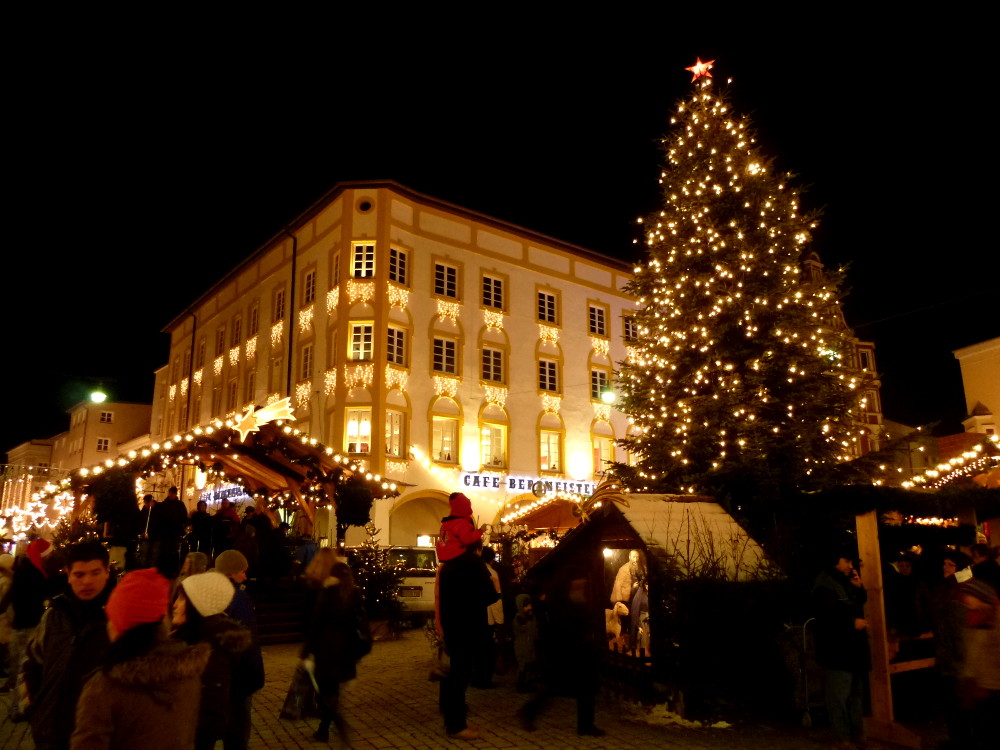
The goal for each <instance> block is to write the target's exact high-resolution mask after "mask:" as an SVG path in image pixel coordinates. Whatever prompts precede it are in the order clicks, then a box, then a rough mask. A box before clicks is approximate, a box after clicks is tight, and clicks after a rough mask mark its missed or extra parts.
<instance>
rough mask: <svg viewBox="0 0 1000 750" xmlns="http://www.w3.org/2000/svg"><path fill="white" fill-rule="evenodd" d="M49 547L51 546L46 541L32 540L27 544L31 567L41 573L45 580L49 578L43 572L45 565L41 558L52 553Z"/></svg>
mask: <svg viewBox="0 0 1000 750" xmlns="http://www.w3.org/2000/svg"><path fill="white" fill-rule="evenodd" d="M51 547H52V544H51V543H50V542H49V541H48V540H46V539H32V540H31V541H30V542H28V559H29V560H31V564H32V565H34V566H35V567H36V568H38V569H39V570H40V571H42V573H43V574H44V575H45V577H46V578H48V577H49V574H48V571H46V570H45V563H44V562H42V558H44V557H48V555H49V553H50V552H51V551H52V550H51Z"/></svg>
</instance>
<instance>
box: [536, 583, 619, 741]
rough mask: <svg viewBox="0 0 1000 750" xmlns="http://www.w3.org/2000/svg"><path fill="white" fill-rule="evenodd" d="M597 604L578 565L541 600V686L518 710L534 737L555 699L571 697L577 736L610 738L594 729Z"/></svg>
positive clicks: (595, 727)
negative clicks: (536, 721)
mask: <svg viewBox="0 0 1000 750" xmlns="http://www.w3.org/2000/svg"><path fill="white" fill-rule="evenodd" d="M602 598H603V597H602ZM595 601H596V598H595V597H594V595H593V592H592V591H591V586H590V581H589V579H588V576H587V573H586V570H585V569H584V568H583V567H582V566H578V565H571V566H569V567H568V568H567V569H566V570H564V571H562V572H561V574H559V575H557V576H556V578H555V580H554V581H553V584H552V586H551V587H550V588H549V589H548V590H547V591H546V592H544V593H543V594H542V596H541V597H539V599H538V602H537V605H538V606H537V607H536V608H535V616H536V617H537V618H538V624H539V636H540V637H539V647H538V659H539V663H540V666H541V672H542V674H541V684H540V686H539V690H538V692H537V693H536V694H535V695H534V696H533V697H532V698H530V699H529V700H528V701H527V703H525V704H524V705H523V706H522V707H521V709H520V710H519V711H518V717H519V718H520V719H521V723H522V725H523V726H524V728H525V729H527V730H528V731H529V732H530V731H534V730H535V728H536V727H535V720H536V719H537V718H538V716H539V715H540V714H541V713H542V712H543V711H544V710H546V709H547V708H548V707H549V705H550V704H551V703H552V698H553V697H554V696H556V695H570V696H572V697H573V698H575V699H576V732H577V734H579V735H583V736H590V737H601V736H603V735H604V730H603V729H599V728H598V727H597V726H596V725H595V724H594V699H595V694H596V693H597V688H598V685H599V655H598V654H599V652H598V645H597V644H598V639H597V633H598V630H600V628H599V627H598V622H597V619H596V615H595V612H596V609H595V607H594V602H595Z"/></svg>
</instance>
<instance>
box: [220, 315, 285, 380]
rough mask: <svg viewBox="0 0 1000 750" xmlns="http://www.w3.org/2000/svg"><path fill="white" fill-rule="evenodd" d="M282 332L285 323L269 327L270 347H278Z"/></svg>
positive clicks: (279, 322)
mask: <svg viewBox="0 0 1000 750" xmlns="http://www.w3.org/2000/svg"><path fill="white" fill-rule="evenodd" d="M284 330H285V323H284V322H283V321H281V320H279V321H278V322H277V323H275V324H274V325H272V326H271V346H278V345H279V344H280V343H281V335H282V332H283V331H284ZM216 374H218V373H216Z"/></svg>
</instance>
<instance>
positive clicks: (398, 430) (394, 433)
mask: <svg viewBox="0 0 1000 750" xmlns="http://www.w3.org/2000/svg"><path fill="white" fill-rule="evenodd" d="M404 425H405V416H404V414H403V412H401V411H394V410H392V409H389V410H387V411H386V413H385V455H387V456H392V457H393V458H402V457H403V455H404V454H403V448H404V447H405V445H406V443H405V437H404V430H403V427H404Z"/></svg>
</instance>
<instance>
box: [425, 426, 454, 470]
mask: <svg viewBox="0 0 1000 750" xmlns="http://www.w3.org/2000/svg"><path fill="white" fill-rule="evenodd" d="M458 448H459V446H458V418H457V417H444V416H433V417H431V460H432V461H435V462H436V463H442V464H457V463H458Z"/></svg>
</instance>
